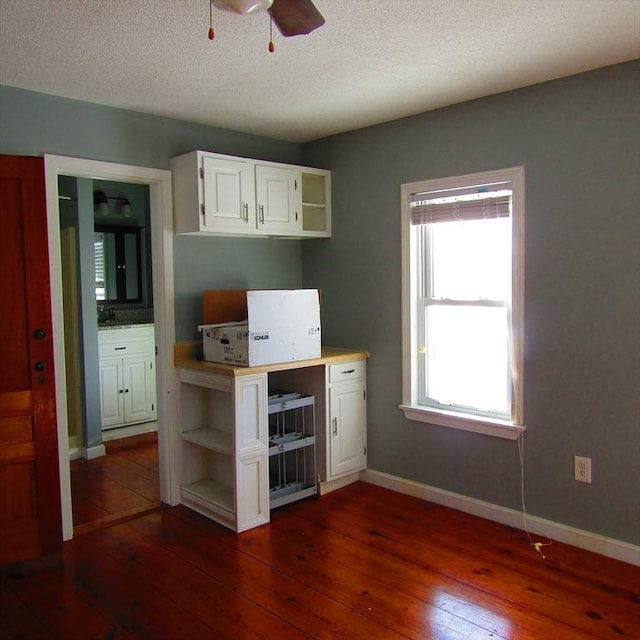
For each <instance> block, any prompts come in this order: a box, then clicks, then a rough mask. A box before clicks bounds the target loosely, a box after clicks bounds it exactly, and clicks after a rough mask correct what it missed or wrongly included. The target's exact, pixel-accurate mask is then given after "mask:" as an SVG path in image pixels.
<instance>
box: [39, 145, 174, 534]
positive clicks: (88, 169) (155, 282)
mask: <svg viewBox="0 0 640 640" xmlns="http://www.w3.org/2000/svg"><path fill="white" fill-rule="evenodd" d="M59 176H74V177H79V178H92V179H101V180H111V181H116V182H129V183H136V184H144V185H148V187H149V200H150V210H151V216H150V217H151V221H150V222H151V253H152V263H153V275H152V287H153V299H154V326H155V333H156V346H157V358H156V363H157V364H156V366H157V369H156V380H157V405H158V406H157V411H158V436H157V437H158V454H159V461H158V469H159V481H160V499H161V501H162V502H165V503H168V504H171V505H173V504H177V503H178V501H179V495H178V490H177V489H178V488H177V486H175V482H174V481H173V479H174V477H175V475H176V474H175V473H172V469H173V466H174V464H175V463H174V461H173V457H172V450H175V447H172V446H171V445H172V441H173V437H174V436H173V433H171V430H170V428H169V426H170V425H171V424H175V414H176V407H175V401H174V398H175V393H174V388H175V374H174V368H173V344H174V342H175V323H174V296H173V221H172V207H171V174H170V172H169V171H166V170H160V169H149V168H144V167H135V166H131V165H120V164H112V163H105V162H98V161H93V160H85V159H81V158H68V157H64V156H50V155H45V180H46V189H47V218H48V228H49V233H48V237H49V265H50V274H51V275H50V277H51V292H52V319H53V334H54V360H55V371H56V376H55V377H56V404H57V412H58V415H57V420H58V456H59V465H60V493H61V502H62V524H63V538H64V539H65V540H69V539H71V538H72V537H73V512H72V502H71V479H70V463H69V445H68V414H67V385H66V366H65V338H64V317H65V316H64V306H63V296H62V277H61V248H60V243H61V237H60V211H59V205H58V195H59V193H58V178H59Z"/></svg>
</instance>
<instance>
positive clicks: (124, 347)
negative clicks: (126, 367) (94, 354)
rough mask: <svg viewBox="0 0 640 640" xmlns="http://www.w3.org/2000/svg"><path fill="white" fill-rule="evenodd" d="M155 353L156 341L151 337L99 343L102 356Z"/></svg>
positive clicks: (99, 351)
mask: <svg viewBox="0 0 640 640" xmlns="http://www.w3.org/2000/svg"><path fill="white" fill-rule="evenodd" d="M154 353H155V348H154V341H153V339H151V338H147V339H145V340H118V341H113V342H111V341H109V342H101V343H98V356H99V357H100V358H106V357H111V356H132V355H140V354H148V355H152V354H154Z"/></svg>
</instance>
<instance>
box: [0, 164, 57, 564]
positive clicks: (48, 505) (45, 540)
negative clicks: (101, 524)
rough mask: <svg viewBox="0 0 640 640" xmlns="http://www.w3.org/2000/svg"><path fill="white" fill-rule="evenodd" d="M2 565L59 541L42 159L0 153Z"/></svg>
mask: <svg viewBox="0 0 640 640" xmlns="http://www.w3.org/2000/svg"><path fill="white" fill-rule="evenodd" d="M0 300H1V301H2V311H1V312H0V564H7V563H10V562H17V561H20V560H26V559H29V558H34V557H37V556H40V555H45V554H48V553H52V552H53V551H55V550H56V549H58V548H59V547H60V545H61V543H62V525H61V513H60V481H59V470H58V443H57V431H56V407H55V388H54V371H53V337H52V335H51V298H50V292H49V258H48V250H47V216H46V206H45V188H44V160H43V159H42V158H27V157H18V156H0Z"/></svg>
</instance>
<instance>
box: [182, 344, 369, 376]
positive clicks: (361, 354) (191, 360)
mask: <svg viewBox="0 0 640 640" xmlns="http://www.w3.org/2000/svg"><path fill="white" fill-rule="evenodd" d="M201 351H202V344H201V343H200V342H178V343H176V344H175V346H174V349H173V359H174V365H175V367H176V369H192V370H194V371H207V372H209V373H217V374H219V375H226V376H233V377H238V376H250V375H254V374H256V373H269V372H270V371H284V370H290V369H302V368H304V367H315V366H318V365H327V364H336V363H340V362H349V361H350V360H366V359H367V358H368V357H369V352H368V351H354V350H352V349H335V348H333V347H322V355H321V357H320V358H314V359H312V360H294V361H292V362H278V363H276V364H265V365H260V366H257V367H240V366H237V365H231V364H222V363H218V362H206V361H205V360H198V359H197V355H198V354H199V353H200V352H201Z"/></svg>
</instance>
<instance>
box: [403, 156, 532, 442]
mask: <svg viewBox="0 0 640 640" xmlns="http://www.w3.org/2000/svg"><path fill="white" fill-rule="evenodd" d="M523 234H524V169H523V168H522V167H517V168H514V169H506V170H503V171H494V172H487V173H481V174H474V175H467V176H459V177H455V178H446V179H440V180H428V181H424V182H416V183H411V184H405V185H403V186H402V240H403V246H402V252H403V320H404V322H403V325H404V332H403V399H402V405H401V407H402V409H403V411H404V413H405V416H406V417H407V418H408V419H411V420H418V421H421V422H428V423H430V424H437V425H442V426H449V427H455V428H458V429H465V430H469V431H476V432H479V433H486V434H489V435H496V436H500V437H505V438H511V439H515V438H517V437H518V435H519V433H520V432H521V431H522V430H523V428H524V427H523V419H522V387H523V381H522V360H523V344H522V341H523V330H522V329H523V284H524V278H523V265H524V235H523Z"/></svg>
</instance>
